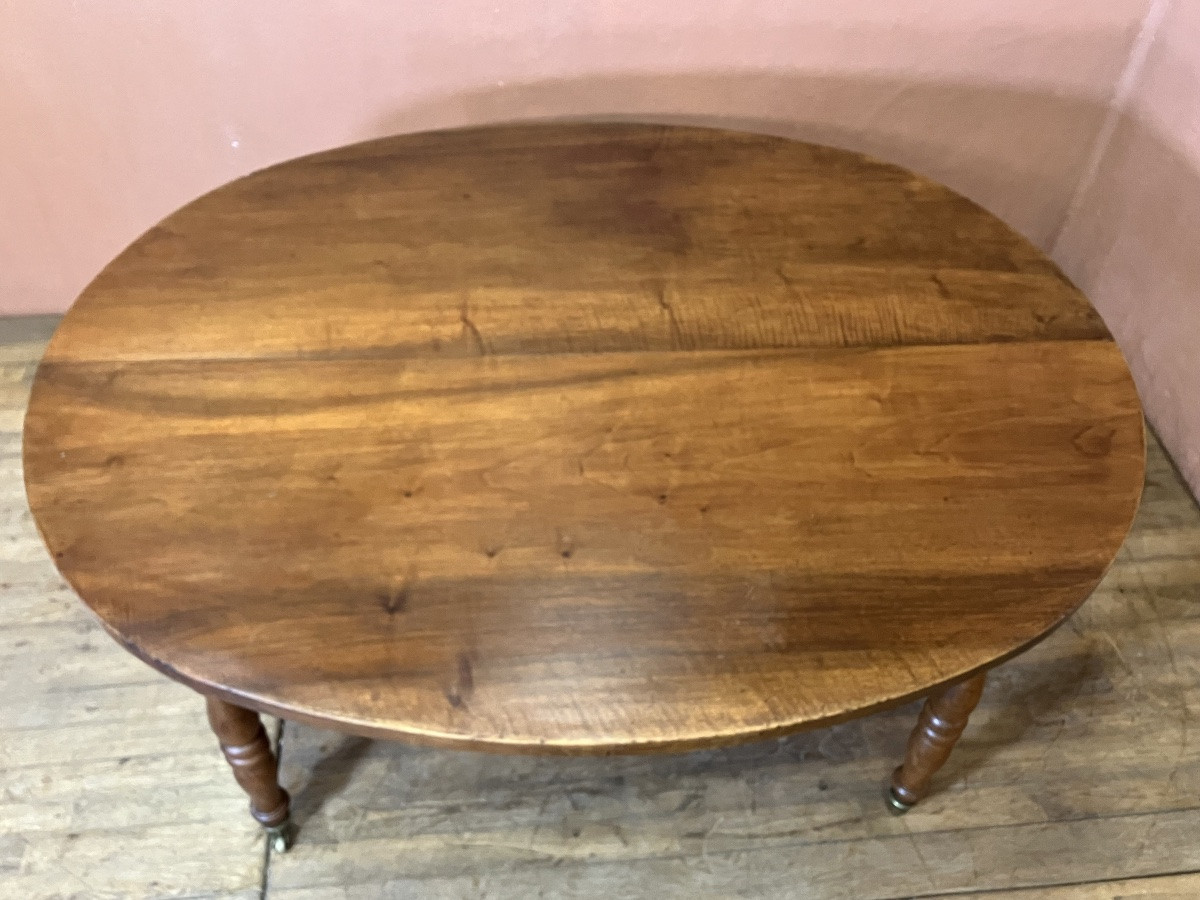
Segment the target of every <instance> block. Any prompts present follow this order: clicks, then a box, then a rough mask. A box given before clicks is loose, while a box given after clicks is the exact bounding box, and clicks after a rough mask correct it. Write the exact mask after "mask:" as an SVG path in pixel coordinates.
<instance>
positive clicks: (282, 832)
mask: <svg viewBox="0 0 1200 900" xmlns="http://www.w3.org/2000/svg"><path fill="white" fill-rule="evenodd" d="M295 840H296V826H294V825H293V824H292V820H291V819H285V820H284V821H283V822H282V823H281V824H279V825H276V826H274V827H272V828H268V829H267V846H268V847H270V848H271V849H272V850H273V851H275V852H276V853H287V852H288V850H290V849H291V846H292V844H293V843H294V842H295Z"/></svg>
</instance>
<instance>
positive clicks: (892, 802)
mask: <svg viewBox="0 0 1200 900" xmlns="http://www.w3.org/2000/svg"><path fill="white" fill-rule="evenodd" d="M883 796H884V799H885V800H886V801H887V808H888V812H890V813H891V814H892V815H893V816H902V815H904V814H905V813H906V812H908V811H909V810H910V809H912V808H913V807H914V806H916V804H915V803H905V802H904V801H903V800H901V799H900V798H899V797H897V796H896V792H895V791H894V790H893V789H892V786H891V785H888V786H887V788H886V789H885V790H884V793H883Z"/></svg>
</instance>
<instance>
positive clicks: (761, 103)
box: [363, 71, 1200, 495]
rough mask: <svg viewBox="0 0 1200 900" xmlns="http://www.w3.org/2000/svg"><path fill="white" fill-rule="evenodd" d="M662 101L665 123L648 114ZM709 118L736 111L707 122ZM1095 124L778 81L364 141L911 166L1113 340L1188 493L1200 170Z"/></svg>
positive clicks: (1096, 115) (501, 97)
mask: <svg viewBox="0 0 1200 900" xmlns="http://www.w3.org/2000/svg"><path fill="white" fill-rule="evenodd" d="M664 98H666V99H669V101H670V104H669V105H670V107H671V108H672V110H674V112H672V113H671V114H663V113H661V112H658V111H657V110H658V109H660V108H661V107H662V105H663V102H664ZM720 109H728V110H736V111H737V112H736V113H733V112H731V113H730V114H727V115H726V114H720V113H714V112H712V110H720ZM690 110H694V112H692V111H690ZM813 111H816V112H817V114H813ZM1107 115H1108V109H1107V108H1106V107H1105V106H1104V105H1102V104H1100V103H1097V102H1096V101H1094V100H1090V99H1086V98H1081V97H1072V96H1068V95H1064V94H1058V93H1037V92H1031V91H1020V90H1015V89H1011V88H1004V87H998V86H996V85H985V84H980V85H965V84H951V83H944V82H919V81H913V80H885V79H874V80H873V79H868V78H845V79H838V78H829V77H823V76H814V75H805V74H802V73H795V72H775V71H762V72H757V73H749V74H747V73H740V74H738V73H734V74H730V73H701V74H690V75H659V74H644V75H638V74H624V75H606V76H597V77H595V78H583V79H574V80H561V81H545V82H534V83H529V84H513V85H507V86H502V87H494V88H485V89H479V90H474V91H468V92H464V93H459V94H452V95H448V96H444V97H440V98H435V99H431V100H428V101H425V102H421V103H418V104H416V105H413V106H411V107H408V108H405V109H402V110H399V111H397V112H396V113H394V114H392V115H389V116H386V117H384V118H382V119H380V120H378V121H376V122H373V123H371V125H370V126H369V127H368V128H367V129H366V131H365V132H364V135H363V136H364V137H373V136H378V135H384V134H393V133H398V132H405V131H420V130H425V129H432V128H446V127H456V126H460V125H468V124H471V125H473V124H481V123H487V122H506V121H520V120H529V119H548V118H590V119H638V120H644V121H655V122H670V123H676V124H689V125H709V126H717V127H725V128H734V129H741V130H747V131H758V132H764V133H768V134H776V135H780V136H784V137H792V138H799V139H802V140H810V141H816V142H819V143H825V144H832V145H835V146H840V147H847V148H849V149H853V150H858V151H862V152H866V153H870V154H872V155H875V156H878V157H880V158H883V159H886V160H888V161H889V162H895V163H899V164H901V165H904V166H907V167H909V168H911V169H913V170H915V171H918V172H920V173H921V174H923V175H927V176H929V177H931V178H934V179H936V180H938V181H941V182H942V183H944V184H946V185H948V186H949V187H951V188H953V189H955V190H957V191H959V192H960V193H962V194H964V195H965V196H967V197H970V198H971V199H972V200H975V201H976V202H978V203H980V204H981V205H982V206H984V207H986V208H987V209H989V210H990V211H992V212H993V213H995V214H996V215H998V216H999V217H1000V218H1002V219H1004V220H1005V221H1007V222H1008V223H1009V224H1011V225H1013V227H1015V228H1017V229H1018V230H1020V231H1022V232H1023V233H1024V234H1025V235H1026V236H1028V237H1029V238H1030V239H1031V240H1033V241H1034V243H1036V244H1037V245H1038V246H1040V247H1042V248H1043V249H1045V250H1047V251H1049V252H1051V253H1052V255H1053V257H1054V259H1055V260H1056V262H1058V263H1059V265H1060V266H1061V267H1062V268H1063V270H1064V271H1065V272H1066V274H1067V275H1068V276H1070V277H1071V278H1072V279H1073V280H1074V281H1075V283H1076V284H1077V285H1079V287H1080V288H1081V289H1082V290H1083V291H1084V292H1085V293H1086V294H1087V295H1088V296H1089V298H1091V300H1092V302H1093V303H1094V304H1095V306H1096V307H1097V309H1098V310H1099V311H1100V313H1101V315H1102V316H1103V317H1104V319H1105V321H1106V322H1107V323H1108V325H1109V327H1110V329H1111V330H1112V331H1113V334H1114V335H1115V337H1116V339H1117V341H1118V343H1119V344H1120V346H1121V349H1122V351H1123V352H1124V354H1125V356H1126V358H1127V359H1128V360H1129V363H1130V367H1131V369H1132V370H1133V374H1134V377H1135V379H1136V381H1137V384H1138V388H1139V391H1140V392H1141V395H1142V400H1143V403H1144V405H1145V408H1146V412H1147V417H1148V418H1149V420H1150V422H1151V424H1152V425H1154V427H1155V429H1156V430H1157V431H1158V433H1159V434H1160V436H1161V437H1162V439H1163V442H1164V443H1165V445H1166V447H1167V449H1168V451H1169V452H1170V453H1171V455H1172V457H1173V458H1174V459H1175V460H1176V461H1177V462H1178V464H1179V465H1180V467H1181V469H1182V470H1183V472H1184V475H1185V477H1186V478H1187V479H1188V481H1189V482H1190V484H1191V487H1192V491H1193V493H1194V494H1197V495H1200V412H1197V410H1196V408H1195V404H1194V403H1192V402H1190V400H1189V398H1194V397H1200V366H1197V365H1196V364H1195V361H1194V359H1195V356H1196V355H1197V353H1200V351H1198V350H1197V347H1198V346H1200V254H1197V253H1194V252H1193V247H1192V245H1193V244H1194V241H1195V236H1196V235H1198V234H1200V171H1198V169H1197V166H1196V165H1195V164H1193V163H1192V161H1191V160H1190V159H1189V158H1188V156H1187V154H1186V152H1185V151H1184V150H1183V149H1182V148H1179V147H1176V146H1175V145H1173V144H1172V142H1171V141H1169V140H1168V139H1167V138H1166V137H1165V136H1164V135H1163V134H1161V133H1160V132H1159V131H1157V130H1156V129H1155V128H1154V127H1153V126H1152V125H1150V124H1149V123H1147V122H1144V121H1141V120H1140V119H1138V118H1136V117H1135V116H1130V115H1123V116H1122V117H1121V118H1120V119H1119V121H1118V122H1117V126H1116V128H1115V129H1114V130H1113V132H1112V140H1111V142H1110V143H1109V144H1108V145H1107V146H1106V147H1105V148H1104V153H1103V154H1101V155H1099V158H1098V159H1097V158H1096V148H1095V146H1094V141H1095V136H1096V135H1097V134H1098V133H1100V132H1101V129H1102V124H1103V122H1104V119H1105V117H1106V116H1107ZM1084 138H1086V139H1084ZM1064 173H1072V177H1069V178H1064V177H1063V175H1064ZM1077 186H1081V190H1080V191H1079V195H1078V196H1076V188H1077Z"/></svg>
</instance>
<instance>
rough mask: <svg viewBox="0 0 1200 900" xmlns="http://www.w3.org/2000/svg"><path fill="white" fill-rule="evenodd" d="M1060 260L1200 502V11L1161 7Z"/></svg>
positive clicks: (1163, 3)
mask: <svg viewBox="0 0 1200 900" xmlns="http://www.w3.org/2000/svg"><path fill="white" fill-rule="evenodd" d="M1152 20H1153V21H1152V24H1154V21H1157V20H1161V21H1160V23H1159V24H1158V25H1157V28H1155V29H1154V33H1153V40H1152V41H1151V42H1147V45H1146V47H1145V53H1144V55H1143V54H1140V53H1139V54H1135V58H1134V64H1135V66H1137V67H1138V71H1137V73H1136V79H1133V80H1131V84H1130V89H1129V90H1128V92H1127V93H1125V94H1124V95H1123V96H1122V97H1120V102H1119V103H1118V105H1117V108H1116V109H1115V110H1114V115H1113V118H1112V121H1111V123H1110V126H1109V128H1108V129H1106V132H1107V135H1108V136H1107V139H1106V140H1105V141H1104V142H1103V147H1102V148H1101V149H1100V152H1098V153H1097V154H1096V158H1095V161H1094V166H1093V167H1091V168H1089V170H1088V171H1087V172H1086V173H1085V177H1084V178H1083V179H1082V180H1081V182H1080V186H1079V192H1078V195H1077V197H1076V199H1075V203H1074V205H1073V207H1072V210H1071V213H1070V217H1069V219H1068V221H1067V223H1066V227H1065V228H1064V229H1063V231H1062V234H1061V236H1060V238H1059V240H1058V242H1057V244H1056V246H1055V249H1054V255H1055V257H1056V258H1057V260H1058V261H1059V263H1060V264H1061V265H1062V266H1063V268H1064V269H1065V270H1066V272H1067V274H1069V275H1070V276H1071V277H1072V278H1073V279H1074V280H1075V282H1076V283H1077V284H1078V285H1079V286H1080V287H1081V288H1083V290H1084V291H1086V292H1087V294H1088V296H1089V297H1091V299H1092V301H1093V302H1094V303H1095V304H1096V307H1097V308H1098V309H1099V310H1100V312H1101V314H1102V315H1103V316H1104V318H1105V320H1106V321H1107V322H1108V324H1109V327H1110V328H1111V329H1112V330H1113V333H1114V334H1115V335H1116V337H1117V340H1118V341H1119V343H1120V345H1121V349H1122V350H1123V351H1124V353H1125V356H1126V358H1127V359H1128V360H1129V363H1130V366H1131V367H1132V369H1133V372H1134V376H1135V378H1136V379H1137V384H1138V390H1139V391H1140V392H1141V395H1142V402H1143V404H1144V405H1145V408H1146V413H1147V416H1148V418H1149V419H1150V421H1151V422H1152V423H1153V424H1154V425H1155V427H1156V429H1157V430H1158V433H1159V434H1160V435H1161V436H1162V439H1163V442H1164V443H1165V444H1166V446H1167V449H1168V450H1169V451H1170V452H1171V455H1172V456H1173V457H1174V458H1175V461H1176V462H1177V463H1178V464H1179V467H1180V468H1181V469H1182V470H1183V473H1184V475H1185V476H1186V477H1187V479H1188V481H1189V483H1190V484H1191V486H1192V491H1193V493H1195V494H1197V496H1200V3H1196V2H1194V0H1160V2H1158V3H1157V4H1156V9H1155V10H1154V15H1153V17H1152Z"/></svg>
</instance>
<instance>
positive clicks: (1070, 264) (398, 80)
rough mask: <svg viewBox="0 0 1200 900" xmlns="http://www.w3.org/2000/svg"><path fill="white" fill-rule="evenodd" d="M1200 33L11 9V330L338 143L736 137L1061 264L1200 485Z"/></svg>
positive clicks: (496, 2)
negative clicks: (922, 200)
mask: <svg viewBox="0 0 1200 900" xmlns="http://www.w3.org/2000/svg"><path fill="white" fill-rule="evenodd" d="M1196 17H1197V5H1196V4H1195V3H1191V2H1190V0H1174V4H1173V7H1172V6H1171V5H1170V0H1105V2H1103V3H1096V2H1094V0H1008V2H1005V3H996V2H994V0H891V2H887V3H881V2H878V0H841V2H839V3H815V2H790V0H692V2H688V3H670V4H668V3H650V2H646V0H589V2H584V0H560V2H550V0H542V2H536V0H512V2H505V0H489V2H481V0H440V2H437V3H433V2H414V3H407V4H389V3H380V2H377V0H338V2H327V3H311V2H310V3H304V2H294V0H293V2H288V0H259V2H255V3H247V2H242V0H173V2H170V3H153V4H150V3H145V2H142V0H106V2H103V3H100V2H96V3H66V2H48V3H34V2H25V3H9V4H3V5H0V314H2V313H20V312H41V311H59V310H62V309H65V308H66V307H67V306H68V305H69V304H70V302H71V300H72V299H73V298H74V296H75V295H76V294H77V293H78V292H79V290H80V289H81V288H82V287H83V286H84V285H85V284H86V283H87V281H88V280H89V279H90V278H91V277H92V276H93V275H94V274H95V273H96V272H97V271H98V270H99V268H100V267H101V266H102V265H103V264H104V263H105V262H107V261H108V260H109V259H110V258H111V257H112V256H113V255H114V254H115V253H117V252H118V251H119V250H120V249H121V248H122V247H123V246H124V245H125V244H127V243H128V242H129V241H131V240H132V239H133V238H135V237H136V236H137V235H138V234H139V233H141V232H142V231H143V230H144V229H145V228H147V227H149V226H150V225H151V224H153V223H154V222H155V221H157V220H158V219H159V218H161V217H162V216H164V215H166V214H167V213H169V212H170V211H172V210H173V209H175V208H176V207H178V206H179V205H181V204H182V203H184V202H186V201H188V200H190V199H191V198H193V197H195V196H196V195H198V194H200V193H202V192H203V191H206V190H208V189H210V188H212V187H215V186H216V185H218V184H221V183H223V182H225V181H227V180H229V179H231V178H233V177H235V176H237V175H240V174H243V173H245V172H248V171H251V170H253V169H256V168H259V167H262V166H264V165H267V164H269V163H273V162H276V161H279V160H282V159H286V158H288V157H291V156H296V155H298V154H302V153H307V152H310V151H313V150H317V149H320V148H324V147H329V146H334V145H337V144H342V143H346V142H349V141H355V140H361V139H364V138H368V137H374V136H378V135H382V134H389V133H394V132H399V131H411V130H418V129H425V128H435V127H442V126H451V125H460V124H467V123H477V122H485V121H496V120H511V119H525V118H539V117H548V116H565V115H572V116H579V115H587V116H636V117H641V118H650V119H659V120H670V121H685V122H698V123H711V124H724V125H729V126H733V127H744V128H751V129H757V130H762V131H768V132H773V133H778V134H784V135H791V136H797V137H804V138H809V139H813V140H820V141H825V142H829V143H834V144H840V145H843V146H848V147H853V148H857V149H864V150H867V151H869V152H872V153H875V154H877V155H879V156H883V157H885V158H888V159H891V160H893V161H896V162H899V163H902V164H905V165H908V166H910V167H912V168H914V169H917V170H918V171H921V172H923V173H925V174H928V175H931V176H932V177H934V178H936V179H938V180H940V181H943V182H945V183H946V184H949V185H950V186H952V187H954V188H956V189H957V190H959V191H962V192H963V193H965V194H967V195H968V196H970V197H972V198H973V199H975V200H977V201H979V202H981V203H982V204H983V205H985V206H987V207H988V208H990V209H991V210H993V211H994V212H996V213H997V214H999V215H1000V216H1002V217H1003V218H1005V219H1006V220H1008V221H1009V222H1011V223H1012V224H1013V225H1015V226H1016V227H1017V228H1019V229H1020V230H1022V231H1024V232H1025V233H1026V234H1028V235H1029V236H1030V237H1031V238H1033V239H1034V240H1035V241H1036V242H1037V243H1038V244H1040V245H1041V246H1043V247H1046V248H1055V254H1056V257H1057V258H1059V259H1060V261H1062V262H1063V263H1064V265H1065V266H1066V267H1067V269H1068V271H1069V272H1070V273H1071V274H1072V275H1073V276H1074V277H1075V278H1076V279H1077V280H1078V281H1079V283H1080V284H1081V286H1082V287H1084V289H1085V290H1087V291H1089V293H1090V294H1091V295H1092V296H1093V297H1094V299H1095V300H1096V302H1097V303H1098V305H1099V306H1100V308H1101V311H1102V312H1103V313H1104V314H1105V315H1106V317H1108V319H1109V321H1110V323H1111V324H1112V325H1113V327H1114V329H1115V330H1116V332H1117V335H1118V337H1119V339H1120V340H1121V341H1122V346H1123V347H1124V348H1125V350H1126V352H1127V354H1128V355H1129V356H1130V359H1131V361H1132V362H1133V365H1134V369H1135V374H1136V376H1137V378H1138V383H1139V385H1140V387H1141V388H1142V390H1143V392H1144V394H1145V397H1146V401H1147V407H1148V409H1149V411H1150V413H1151V417H1152V420H1153V421H1154V423H1155V424H1156V425H1157V426H1158V427H1159V429H1160V431H1161V432H1162V434H1163V435H1164V437H1165V438H1166V439H1167V442H1168V446H1169V447H1170V448H1171V450H1172V451H1173V452H1174V453H1175V455H1176V457H1177V458H1178V459H1179V460H1180V461H1181V463H1183V464H1184V465H1185V467H1186V468H1187V469H1188V473H1189V475H1190V477H1191V478H1192V484H1193V486H1200V459H1198V458H1197V450H1196V448H1197V447H1198V446H1200V440H1198V438H1200V410H1198V409H1197V404H1196V403H1195V402H1191V403H1189V402H1188V399H1189V396H1190V397H1196V396H1198V395H1200V392H1198V391H1197V388H1200V382H1197V375H1196V369H1197V367H1196V366H1195V364H1194V363H1192V361H1191V359H1190V356H1189V354H1188V352H1187V351H1188V350H1189V343H1190V344H1191V345H1193V346H1194V345H1195V344H1196V343H1197V340H1196V338H1197V335H1196V325H1197V321H1198V320H1197V308H1198V307H1197V302H1196V300H1195V297H1196V294H1195V290H1196V288H1197V286H1198V285H1200V273H1198V271H1197V269H1196V266H1197V263H1195V262H1194V261H1192V257H1193V256H1194V254H1189V253H1188V252H1187V245H1186V239H1185V235H1187V234H1188V233H1189V232H1188V226H1194V225H1195V224H1196V222H1197V216H1198V214H1200V191H1198V190H1197V176H1196V172H1197V164H1198V159H1200V149H1198V147H1200V143H1198V142H1197V139H1196V119H1195V110H1196V108H1197V104H1196V98H1197V92H1196V87H1197V84H1196V69H1195V60H1196V57H1197V53H1198V52H1200V39H1198V38H1197V34H1196ZM1155 34H1157V35H1158V40H1156V41H1153V42H1152V41H1151V38H1153V37H1154V36H1155ZM1147 51H1148V52H1147ZM1131 61H1132V62H1131ZM1139 79H1140V80H1139ZM1114 98H1115V100H1116V101H1117V108H1118V109H1119V110H1120V111H1122V112H1121V114H1120V115H1110V108H1112V107H1113V104H1114ZM1189 117H1190V118H1189ZM1064 223H1066V227H1065V228H1064ZM1191 233H1195V229H1194V228H1192V229H1191ZM0 327H3V326H2V324H0Z"/></svg>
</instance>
